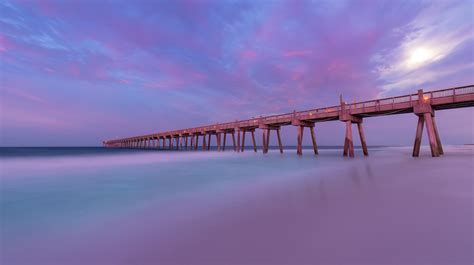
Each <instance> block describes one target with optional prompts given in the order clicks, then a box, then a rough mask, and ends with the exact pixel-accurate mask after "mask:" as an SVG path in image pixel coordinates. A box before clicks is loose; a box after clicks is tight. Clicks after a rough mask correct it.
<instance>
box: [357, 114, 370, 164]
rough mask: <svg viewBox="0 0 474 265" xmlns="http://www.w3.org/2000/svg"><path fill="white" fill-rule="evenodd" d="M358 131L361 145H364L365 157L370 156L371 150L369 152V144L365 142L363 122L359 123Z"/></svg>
mask: <svg viewBox="0 0 474 265" xmlns="http://www.w3.org/2000/svg"><path fill="white" fill-rule="evenodd" d="M357 130H358V131H359V136H360V144H361V145H362V151H363V152H364V156H368V155H369V150H367V143H366V142H365V133H364V127H362V123H361V122H359V123H357Z"/></svg>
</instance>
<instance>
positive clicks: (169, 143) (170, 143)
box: [168, 137, 173, 150]
mask: <svg viewBox="0 0 474 265" xmlns="http://www.w3.org/2000/svg"><path fill="white" fill-rule="evenodd" d="M168 145H169V146H168V149H170V150H171V149H173V141H172V139H171V137H170V138H168Z"/></svg>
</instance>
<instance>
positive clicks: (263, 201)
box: [0, 146, 474, 265]
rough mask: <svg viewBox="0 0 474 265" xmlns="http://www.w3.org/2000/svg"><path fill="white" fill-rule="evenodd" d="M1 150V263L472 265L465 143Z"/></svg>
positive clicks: (473, 151)
mask: <svg viewBox="0 0 474 265" xmlns="http://www.w3.org/2000/svg"><path fill="white" fill-rule="evenodd" d="M369 151H370V155H369V156H368V157H364V156H363V155H362V152H361V151H360V150H356V157H355V158H354V159H350V158H345V157H342V154H341V153H342V150H339V149H324V148H323V149H322V150H320V154H319V155H318V156H315V155H314V154H312V151H311V150H309V149H305V150H304V152H303V156H301V157H299V156H297V155H296V150H285V153H284V154H279V153H278V151H275V150H270V152H269V154H267V155H263V154H262V153H261V152H260V151H259V153H254V152H252V151H250V150H246V151H245V152H244V153H235V152H233V151H226V152H216V151H209V152H202V151H176V152H173V151H156V150H155V151H153V150H151V151H133V150H132V151H127V152H124V151H120V152H114V151H113V150H112V151H110V153H108V152H105V153H104V152H102V151H101V152H91V153H90V154H88V153H87V152H82V153H81V155H75V154H74V152H72V153H68V154H64V155H57V156H31V157H30V156H3V157H2V158H1V159H0V161H1V173H2V174H1V183H0V184H1V186H0V189H1V197H0V206H1V207H0V210H1V215H0V221H1V228H2V229H1V237H0V243H1V259H2V260H1V261H2V262H1V263H2V264H417V265H418V264H472V263H473V261H474V257H473V251H472V250H473V248H474V245H473V241H474V240H473V235H474V230H473V229H474V228H473V209H474V208H473V206H474V204H473V201H474V200H473V198H474V192H473V187H474V185H473V184H474V173H473V172H474V163H473V162H474V147H473V146H445V155H444V156H442V157H439V158H431V156H430V154H429V150H428V147H426V146H423V147H422V154H421V156H420V157H419V158H413V157H411V148H409V147H379V148H371V149H370V150H369Z"/></svg>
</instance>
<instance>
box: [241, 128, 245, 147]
mask: <svg viewBox="0 0 474 265" xmlns="http://www.w3.org/2000/svg"><path fill="white" fill-rule="evenodd" d="M244 149H245V130H244V131H242V145H241V151H242V152H243V151H244Z"/></svg>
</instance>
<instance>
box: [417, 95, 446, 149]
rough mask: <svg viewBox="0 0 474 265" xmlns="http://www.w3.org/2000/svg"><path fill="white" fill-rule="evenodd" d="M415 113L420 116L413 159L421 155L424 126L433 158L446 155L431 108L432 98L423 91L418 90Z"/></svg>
mask: <svg viewBox="0 0 474 265" xmlns="http://www.w3.org/2000/svg"><path fill="white" fill-rule="evenodd" d="M413 112H414V113H415V114H416V115H417V116H418V125H417V128H416V135H415V144H414V145H413V154H412V155H413V157H418V156H419V155H420V147H421V139H422V137H423V127H424V126H423V125H425V126H426V133H427V135H428V141H429V144H430V149H431V156H432V157H438V156H440V155H443V154H444V151H443V147H442V145H441V139H440V137H439V132H438V128H437V127H436V121H435V113H434V110H433V109H432V107H431V98H430V97H428V96H425V95H424V94H423V90H422V89H420V90H418V104H417V105H415V106H413Z"/></svg>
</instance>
